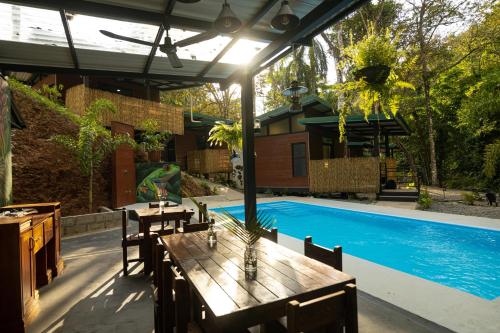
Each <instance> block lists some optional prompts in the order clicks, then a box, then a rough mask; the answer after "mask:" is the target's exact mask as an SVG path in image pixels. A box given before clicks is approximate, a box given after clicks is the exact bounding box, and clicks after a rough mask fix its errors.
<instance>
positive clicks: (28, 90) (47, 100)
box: [8, 78, 80, 124]
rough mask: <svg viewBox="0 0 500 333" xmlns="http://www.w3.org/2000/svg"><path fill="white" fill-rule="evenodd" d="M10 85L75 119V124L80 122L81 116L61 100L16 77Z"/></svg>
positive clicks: (72, 119) (38, 101)
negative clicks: (42, 92) (52, 98)
mask: <svg viewBox="0 0 500 333" xmlns="http://www.w3.org/2000/svg"><path fill="white" fill-rule="evenodd" d="M8 82H9V87H10V88H11V89H12V90H15V91H18V92H20V93H22V94H23V95H25V96H28V97H30V98H31V99H32V100H34V101H35V102H37V103H39V104H40V105H43V106H44V107H46V108H48V109H51V110H53V111H56V112H58V113H60V114H62V115H64V116H65V117H67V118H69V119H70V120H71V121H73V122H74V123H75V124H78V123H79V122H80V117H79V116H78V115H76V114H75V113H73V112H71V111H70V110H69V109H68V108H66V107H65V106H63V105H61V104H59V102H58V101H57V100H56V101H54V100H51V99H50V98H47V97H46V96H44V95H42V94H41V93H40V92H38V91H36V90H33V89H31V87H29V86H27V85H25V84H23V83H21V82H19V81H17V80H16V79H14V78H9V80H8Z"/></svg>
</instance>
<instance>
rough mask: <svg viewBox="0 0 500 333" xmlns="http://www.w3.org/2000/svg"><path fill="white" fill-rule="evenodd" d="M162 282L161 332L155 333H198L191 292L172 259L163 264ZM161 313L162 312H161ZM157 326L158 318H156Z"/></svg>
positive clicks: (160, 294) (160, 285) (160, 304)
mask: <svg viewBox="0 0 500 333" xmlns="http://www.w3.org/2000/svg"><path fill="white" fill-rule="evenodd" d="M161 271H162V273H161V274H159V275H158V277H159V278H160V277H161V282H160V283H159V285H158V292H157V295H158V304H159V305H158V310H159V312H158V314H159V315H158V317H159V320H160V321H161V322H159V323H158V324H159V327H158V328H159V330H158V331H156V326H155V332H161V333H167V332H168V333H173V332H174V327H175V332H176V333H198V332H200V333H201V332H202V330H201V329H200V327H199V326H198V325H197V324H196V323H194V322H192V321H191V304H190V290H189V285H188V283H187V281H186V280H185V279H184V278H183V277H182V275H181V274H180V273H179V272H178V271H177V268H176V267H175V266H174V265H173V264H172V261H171V260H170V259H164V260H163V261H162V263H161ZM160 311H161V312H160ZM155 324H156V317H155Z"/></svg>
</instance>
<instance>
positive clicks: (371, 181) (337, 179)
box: [309, 157, 380, 193]
mask: <svg viewBox="0 0 500 333" xmlns="http://www.w3.org/2000/svg"><path fill="white" fill-rule="evenodd" d="M309 179H310V180H309V183H310V188H309V190H310V191H311V192H316V193H329V192H350V193H378V192H379V191H380V161H379V158H378V157H354V158H334V159H325V160H315V161H314V160H313V161H309Z"/></svg>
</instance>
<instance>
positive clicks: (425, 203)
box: [417, 190, 432, 209]
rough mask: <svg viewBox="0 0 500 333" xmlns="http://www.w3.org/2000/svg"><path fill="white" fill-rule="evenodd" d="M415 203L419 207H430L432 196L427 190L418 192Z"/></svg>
mask: <svg viewBox="0 0 500 333" xmlns="http://www.w3.org/2000/svg"><path fill="white" fill-rule="evenodd" d="M417 203H418V206H419V207H420V208H421V209H429V208H431V206H432V198H431V196H430V194H429V192H428V191H427V190H423V191H421V192H420V196H419V197H418V201H417Z"/></svg>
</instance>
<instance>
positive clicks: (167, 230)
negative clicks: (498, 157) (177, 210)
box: [149, 212, 174, 236]
mask: <svg viewBox="0 0 500 333" xmlns="http://www.w3.org/2000/svg"><path fill="white" fill-rule="evenodd" d="M169 217H170V215H169ZM155 222H159V223H160V224H155V225H153V223H155ZM149 230H150V231H151V232H155V233H157V234H158V235H160V236H166V235H171V234H173V233H174V227H173V226H170V220H169V219H167V215H166V214H165V212H162V214H161V216H159V217H156V218H153V220H151V227H150V229H149Z"/></svg>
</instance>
